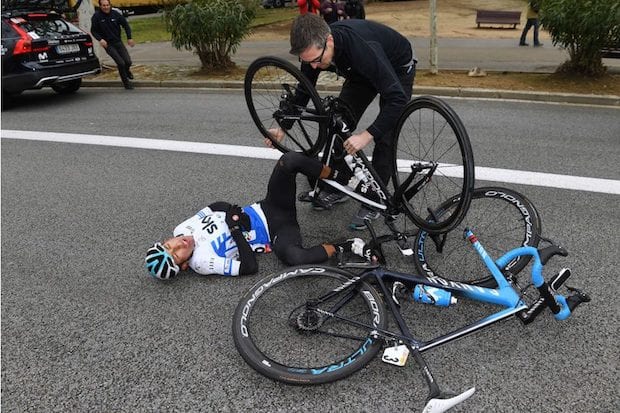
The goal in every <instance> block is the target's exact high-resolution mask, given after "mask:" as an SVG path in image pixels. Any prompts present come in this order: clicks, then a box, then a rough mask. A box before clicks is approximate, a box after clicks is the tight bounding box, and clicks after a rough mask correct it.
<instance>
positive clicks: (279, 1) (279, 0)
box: [273, 0, 284, 8]
mask: <svg viewBox="0 0 620 413" xmlns="http://www.w3.org/2000/svg"><path fill="white" fill-rule="evenodd" d="M273 7H277V8H280V7H284V0H274V2H273Z"/></svg>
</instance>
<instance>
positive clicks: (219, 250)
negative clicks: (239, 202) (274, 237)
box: [174, 203, 271, 276]
mask: <svg viewBox="0 0 620 413" xmlns="http://www.w3.org/2000/svg"><path fill="white" fill-rule="evenodd" d="M243 212H245V213H246V214H247V215H248V216H249V217H250V223H251V229H250V230H249V231H245V232H243V236H244V237H245V239H246V240H247V242H248V244H249V245H250V247H251V248H252V250H253V251H254V252H270V251H271V243H270V239H269V227H268V225H267V219H266V217H265V214H264V212H263V210H262V208H261V206H260V205H259V204H258V203H255V204H252V205H247V206H245V207H243ZM185 235H192V236H193V237H194V252H193V254H192V256H191V257H190V259H189V262H188V264H189V267H190V268H191V269H192V270H194V271H196V272H197V273H199V274H204V275H207V274H220V275H228V276H234V275H239V268H240V265H241V261H239V260H238V258H239V251H238V248H237V244H236V243H235V241H234V240H233V237H232V235H231V233H230V229H229V228H228V225H226V212H223V211H213V210H211V208H209V207H205V208H203V209H201V210H200V211H198V212H197V213H196V214H195V215H194V216H192V217H191V218H188V219H187V220H185V221H183V222H182V223H181V224H179V225H178V226H177V227H176V228H175V229H174V236H175V237H177V236H185Z"/></svg>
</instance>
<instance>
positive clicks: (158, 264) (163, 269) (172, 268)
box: [144, 242, 179, 280]
mask: <svg viewBox="0 0 620 413" xmlns="http://www.w3.org/2000/svg"><path fill="white" fill-rule="evenodd" d="M144 262H145V265H146V269H147V270H148V272H149V274H151V275H152V276H153V277H155V278H159V279H161V280H167V279H169V278H172V277H174V276H175V275H177V274H178V273H179V266H178V265H177V264H176V263H175V262H174V258H172V255H170V253H169V252H168V251H166V249H165V248H164V246H163V245H161V243H159V242H156V243H155V244H153V246H152V247H151V248H149V249H148V251H147V252H146V258H145V259H144Z"/></svg>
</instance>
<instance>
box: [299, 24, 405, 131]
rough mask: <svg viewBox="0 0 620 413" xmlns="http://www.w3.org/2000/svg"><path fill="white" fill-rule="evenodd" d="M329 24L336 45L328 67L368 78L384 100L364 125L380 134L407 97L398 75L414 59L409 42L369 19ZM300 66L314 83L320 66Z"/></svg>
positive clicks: (392, 119)
mask: <svg viewBox="0 0 620 413" xmlns="http://www.w3.org/2000/svg"><path fill="white" fill-rule="evenodd" d="M330 28H331V32H332V36H333V37H334V48H335V55H334V59H333V61H332V64H333V65H335V67H333V68H331V70H332V71H335V72H336V73H338V75H340V76H344V77H345V78H351V77H356V78H358V79H361V80H362V81H364V82H368V83H369V84H370V85H372V86H373V87H374V88H375V90H376V91H377V93H378V94H379V95H380V96H381V98H382V99H383V100H384V101H385V102H386V105H385V106H384V107H383V109H382V110H381V112H380V113H379V116H377V119H375V121H374V122H373V123H372V125H370V126H369V127H368V129H367V130H368V132H370V133H371V134H372V135H373V136H382V135H383V134H385V133H386V132H388V131H389V130H391V129H392V128H393V127H394V125H395V123H396V121H397V120H398V117H399V116H400V114H401V112H402V110H403V107H404V106H405V105H406V104H407V102H408V101H409V99H408V97H407V95H406V94H405V91H404V90H403V88H402V86H401V84H400V81H399V79H398V75H399V74H400V75H402V74H404V73H405V72H406V71H407V69H408V68H409V67H410V66H411V64H412V63H413V62H416V60H415V55H414V53H413V48H412V46H411V43H409V40H407V38H405V37H404V36H403V35H401V34H400V33H398V32H397V31H395V30H393V29H391V28H389V27H387V26H385V25H383V24H380V23H377V22H373V21H370V20H357V19H350V20H343V21H339V22H336V23H332V24H331V25H330ZM301 70H302V72H303V73H304V74H305V75H306V76H307V77H308V78H309V79H310V80H311V81H312V82H313V84H316V81H317V79H318V76H319V72H320V71H321V69H312V67H311V66H310V65H309V64H302V67H301ZM327 70H330V69H327Z"/></svg>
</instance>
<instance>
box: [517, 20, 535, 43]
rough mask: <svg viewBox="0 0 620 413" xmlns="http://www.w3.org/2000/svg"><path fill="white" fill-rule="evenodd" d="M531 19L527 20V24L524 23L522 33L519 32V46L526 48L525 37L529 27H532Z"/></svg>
mask: <svg viewBox="0 0 620 413" xmlns="http://www.w3.org/2000/svg"><path fill="white" fill-rule="evenodd" d="M532 20H533V19H527V22H525V26H524V27H523V31H522V32H521V39H520V40H519V46H527V43H526V42H525V39H526V37H527V32H529V31H530V27H532V24H533V22H532Z"/></svg>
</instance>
